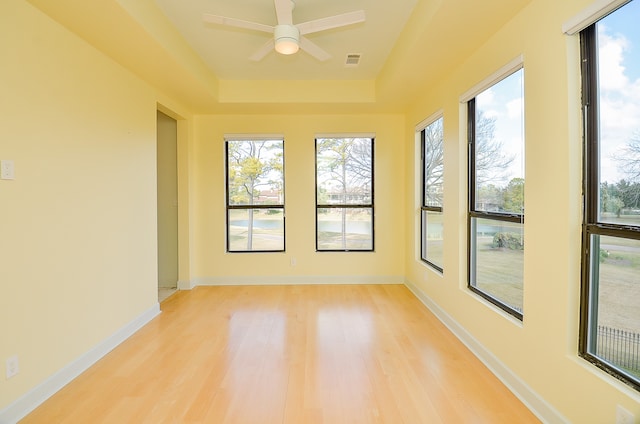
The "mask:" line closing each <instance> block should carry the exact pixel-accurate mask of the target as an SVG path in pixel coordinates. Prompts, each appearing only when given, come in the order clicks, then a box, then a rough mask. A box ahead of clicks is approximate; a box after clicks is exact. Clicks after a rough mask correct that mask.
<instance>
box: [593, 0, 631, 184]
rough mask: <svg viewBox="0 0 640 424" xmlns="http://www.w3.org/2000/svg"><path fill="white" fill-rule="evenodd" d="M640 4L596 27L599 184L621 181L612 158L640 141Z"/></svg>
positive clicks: (616, 164)
mask: <svg viewBox="0 0 640 424" xmlns="http://www.w3.org/2000/svg"><path fill="white" fill-rule="evenodd" d="M639 23H640V0H635V1H632V2H631V3H629V4H627V5H626V6H624V7H622V8H621V9H618V10H617V11H616V12H614V13H612V14H611V15H609V16H607V17H605V18H604V19H602V20H601V21H600V23H599V24H598V67H599V70H600V74H599V76H600V91H599V96H600V98H599V100H600V122H601V128H600V140H601V151H600V161H601V162H600V181H607V182H609V183H614V182H617V181H619V180H620V179H621V178H624V177H625V175H624V174H623V173H622V172H620V169H619V166H618V163H617V162H616V161H615V160H614V157H616V156H624V155H627V156H628V153H625V146H626V145H627V143H628V141H629V139H631V138H632V137H634V136H635V137H636V138H640V25H639Z"/></svg>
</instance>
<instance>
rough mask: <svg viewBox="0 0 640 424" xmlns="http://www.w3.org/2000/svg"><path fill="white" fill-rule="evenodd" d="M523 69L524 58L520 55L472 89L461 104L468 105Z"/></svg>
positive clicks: (463, 96) (462, 97) (464, 95)
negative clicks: (488, 89) (470, 101)
mask: <svg viewBox="0 0 640 424" xmlns="http://www.w3.org/2000/svg"><path fill="white" fill-rule="evenodd" d="M522 68H524V57H523V56H522V55H520V56H518V57H516V58H515V59H513V60H511V61H510V62H509V63H507V64H506V65H504V66H503V67H502V68H500V69H498V70H497V71H495V72H494V73H493V74H491V75H489V76H488V77H487V78H485V79H483V80H482V81H480V82H479V83H477V84H476V85H474V86H473V87H471V88H470V89H469V90H467V91H466V92H465V93H464V94H462V95H461V96H460V103H467V102H468V101H469V100H471V99H473V98H474V97H476V96H477V95H478V94H480V93H482V92H483V91H485V90H486V89H487V88H490V87H492V86H494V85H496V84H497V83H499V82H500V81H502V80H503V79H505V78H506V77H508V76H510V75H511V74H513V73H514V72H516V71H519V70H520V69H522Z"/></svg>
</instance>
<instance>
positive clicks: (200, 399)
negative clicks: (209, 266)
mask: <svg viewBox="0 0 640 424" xmlns="http://www.w3.org/2000/svg"><path fill="white" fill-rule="evenodd" d="M161 309H162V311H163V312H162V314H161V315H160V316H158V317H157V318H155V319H154V320H153V321H152V322H151V323H149V324H148V325H147V326H145V327H144V328H143V329H141V330H140V331H139V332H138V333H136V334H135V335H134V336H132V337H131V338H130V339H128V340H127V341H126V342H124V343H123V344H122V345H120V346H119V347H118V348H116V349H115V350H114V351H112V352H111V353H109V354H108V355H107V356H105V357H104V358H103V359H102V360H101V361H99V362H98V363H97V364H95V365H94V366H93V367H91V368H90V369H89V370H87V371H86V372H85V373H83V374H82V375H81V376H79V377H78V378H77V379H76V380H74V381H73V382H71V383H70V384H69V385H68V386H66V387H65V388H63V389H62V390H61V391H60V392H58V393H57V394H55V395H54V396H53V397H51V398H50V399H49V400H48V401H46V402H45V403H44V404H43V405H41V406H40V407H39V408H37V409H36V410H35V411H33V412H32V413H31V414H30V415H29V416H27V417H26V418H25V419H24V420H23V421H22V422H23V423H25V424H28V423H47V424H51V423H154V424H156V423H216V424H217V423H239V424H253V423H259V424H267V423H291V424H301V423H304V424H307V423H309V424H313V423H329V424H334V423H393V424H397V423H407V424H417V423H429V424H438V423H446V424H452V423H465V424H466V423H491V424H496V423H533V422H539V421H538V420H537V419H536V417H535V416H534V415H533V414H532V413H531V412H530V411H529V410H528V409H527V408H526V407H525V406H524V405H523V404H522V403H521V402H520V401H519V400H518V399H517V398H516V397H515V396H514V395H513V394H512V393H511V392H509V390H508V389H507V388H506V387H505V386H504V385H502V383H500V382H499V380H498V379H497V378H496V377H495V376H494V375H493V374H491V373H490V372H489V371H488V370H487V369H486V368H485V367H484V366H483V365H482V363H480V361H479V360H478V359H477V358H476V357H475V356H473V354H471V353H470V352H469V351H468V350H467V349H466V347H464V345H462V344H461V343H460V342H459V341H458V340H457V339H456V338H455V336H453V335H452V334H451V333H450V332H449V331H448V330H447V329H446V328H445V327H444V326H443V325H442V324H441V323H440V322H439V321H438V320H437V319H436V318H435V317H434V316H433V315H432V314H431V313H430V312H429V311H428V310H427V309H426V308H425V307H424V306H423V305H422V304H421V303H420V302H419V301H418V300H417V299H416V298H415V297H414V296H413V294H412V293H411V292H410V291H409V290H408V289H407V288H406V287H404V286H402V285H345V286H339V285H330V286H324V285H315V286H314V285H311V286H241V287H198V288H196V289H194V290H192V291H181V292H178V293H176V294H174V295H173V296H171V297H170V298H169V299H168V300H167V301H165V302H163V303H162V304H161Z"/></svg>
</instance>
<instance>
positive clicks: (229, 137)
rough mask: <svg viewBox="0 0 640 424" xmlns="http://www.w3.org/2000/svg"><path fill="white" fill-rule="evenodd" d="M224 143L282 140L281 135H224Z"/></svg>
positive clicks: (282, 136)
mask: <svg viewBox="0 0 640 424" xmlns="http://www.w3.org/2000/svg"><path fill="white" fill-rule="evenodd" d="M223 137H224V141H250V140H284V135H283V134H224V136H223Z"/></svg>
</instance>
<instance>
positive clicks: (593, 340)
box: [578, 3, 640, 391]
mask: <svg viewBox="0 0 640 424" xmlns="http://www.w3.org/2000/svg"><path fill="white" fill-rule="evenodd" d="M626 4H627V3H625V5H626ZM620 7H624V5H621V6H620ZM618 9H619V8H618ZM618 9H616V10H618ZM610 13H613V12H610ZM597 24H598V22H595V23H593V24H591V25H589V26H588V27H587V28H585V29H583V30H582V31H581V32H580V59H581V73H582V115H583V125H584V128H583V142H584V154H583V162H584V168H583V223H582V248H581V283H580V327H579V335H578V355H579V356H580V357H582V358H583V359H585V360H586V361H588V362H589V363H591V364H593V365H595V366H596V367H598V368H599V369H601V370H603V371H604V372H606V373H607V374H609V375H611V376H613V377H615V378H616V379H618V380H620V381H622V382H624V383H626V384H628V385H629V386H631V387H633V388H634V389H635V390H638V391H640V377H633V376H632V375H631V374H630V373H627V372H624V371H623V370H622V369H621V368H620V367H616V366H615V365H614V364H612V363H610V362H607V361H606V360H604V359H603V358H600V357H599V356H597V355H596V354H595V353H592V351H593V352H595V351H596V345H597V341H598V338H597V331H598V330H597V327H598V319H597V316H598V295H599V293H598V290H599V282H595V281H594V278H597V277H594V276H593V274H597V273H598V271H599V255H600V246H599V242H600V241H599V239H597V240H596V238H595V237H592V236H609V237H616V238H623V239H633V240H638V241H640V226H630V225H621V224H616V223H611V222H603V221H601V220H600V210H599V206H600V172H599V160H600V152H599V150H600V146H599V144H600V140H599V135H600V112H599V102H598V95H597V93H598V84H599V74H598V42H597ZM595 252H597V253H595ZM594 333H595V337H594V335H593V334H594Z"/></svg>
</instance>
